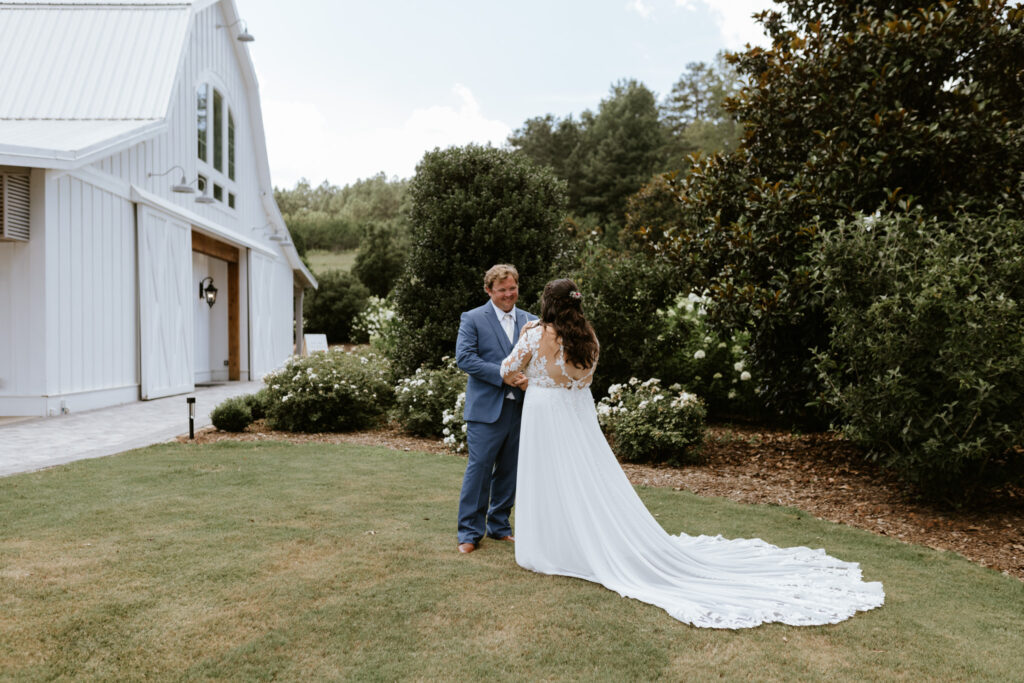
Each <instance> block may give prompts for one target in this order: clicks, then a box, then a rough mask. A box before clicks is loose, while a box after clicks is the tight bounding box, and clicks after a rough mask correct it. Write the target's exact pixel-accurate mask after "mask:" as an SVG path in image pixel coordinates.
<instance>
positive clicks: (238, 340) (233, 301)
mask: <svg viewBox="0 0 1024 683" xmlns="http://www.w3.org/2000/svg"><path fill="white" fill-rule="evenodd" d="M192 251H194V252H196V253H198V254H204V255H206V256H212V257H213V258H216V259H220V260H221V261H227V262H228V380H230V381H238V380H240V379H241V378H242V352H241V344H242V332H241V327H240V324H239V323H240V319H241V317H240V316H239V301H240V296H241V293H240V292H241V290H240V288H239V285H238V260H239V257H240V255H239V250H238V247H234V246H232V245H230V244H228V243H227V242H221V241H220V240H218V239H214V238H213V237H210V236H209V235H204V234H203V233H201V232H198V231H197V230H195V229H194V228H193V230H192Z"/></svg>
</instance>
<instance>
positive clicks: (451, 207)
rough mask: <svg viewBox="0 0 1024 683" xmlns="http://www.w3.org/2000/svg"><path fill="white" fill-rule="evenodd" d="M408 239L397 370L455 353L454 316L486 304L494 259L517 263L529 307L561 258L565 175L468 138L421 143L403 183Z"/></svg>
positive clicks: (398, 295) (398, 297)
mask: <svg viewBox="0 0 1024 683" xmlns="http://www.w3.org/2000/svg"><path fill="white" fill-rule="evenodd" d="M409 191H410V193H411V201H412V204H411V210H410V219H411V227H410V231H411V248H410V251H409V257H408V259H407V260H406V265H405V270H404V272H403V274H402V276H401V278H400V279H399V281H398V285H397V286H396V287H395V307H396V311H397V313H398V319H399V332H398V334H399V336H400V338H401V339H402V343H401V344H400V345H397V346H396V348H395V349H394V356H393V357H392V360H393V361H394V363H395V366H396V370H397V371H398V372H399V373H400V374H401V375H403V376H408V375H411V374H412V373H413V372H415V370H416V368H418V367H420V366H421V365H426V366H427V367H437V366H438V365H439V363H440V359H441V358H443V357H444V356H450V355H454V351H455V338H456V336H457V333H458V329H459V316H460V314H461V313H462V312H463V311H466V310H469V309H471V308H476V307H477V306H479V305H481V304H483V303H485V302H486V301H487V295H486V294H485V293H484V285H483V276H484V273H485V272H486V271H487V269H488V268H490V267H491V266H493V265H494V264H497V263H511V264H513V265H514V266H516V268H517V269H518V271H519V276H520V280H519V290H520V304H521V307H522V308H526V309H529V308H530V307H531V306H533V305H534V304H535V303H536V302H537V300H538V299H539V295H540V292H541V290H542V289H543V288H544V285H545V284H546V282H547V280H548V279H549V278H550V276H551V275H552V273H554V272H557V271H558V269H559V268H560V266H559V265H558V263H557V260H558V259H559V258H560V257H561V256H562V254H563V251H564V245H565V242H566V237H567V235H568V233H567V231H566V230H565V229H564V228H563V226H562V218H563V213H564V209H565V184H564V183H563V182H561V181H559V180H557V179H556V178H555V177H554V175H552V173H551V170H550V169H548V168H543V167H540V166H538V165H536V164H534V163H533V162H531V161H530V160H529V159H527V158H525V157H523V156H522V155H518V154H514V153H512V152H510V151H506V150H500V149H493V148H490V147H479V146H476V145H469V146H467V147H451V148H448V149H444V150H438V149H435V150H434V151H432V152H428V153H427V154H426V155H425V156H424V157H423V160H422V161H421V162H420V164H419V166H417V168H416V176H415V177H414V178H413V180H412V183H411V184H410V190H409Z"/></svg>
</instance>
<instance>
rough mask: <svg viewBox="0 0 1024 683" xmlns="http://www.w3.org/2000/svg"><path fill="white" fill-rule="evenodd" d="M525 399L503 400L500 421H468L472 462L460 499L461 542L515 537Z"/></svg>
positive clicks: (467, 434) (467, 470)
mask: <svg viewBox="0 0 1024 683" xmlns="http://www.w3.org/2000/svg"><path fill="white" fill-rule="evenodd" d="M522 413H523V402H522V399H521V398H520V400H516V401H513V400H511V399H505V400H503V401H502V406H501V415H500V416H499V417H498V420H497V422H492V423H487V422H476V421H473V420H469V421H467V422H466V439H467V441H468V446H469V460H468V462H467V463H466V473H465V475H464V476H463V478H462V494H461V495H460V496H459V543H479V542H480V539H481V538H483V537H484V534H485V533H486V535H488V536H490V537H492V538H502V537H504V536H510V535H512V524H511V522H510V521H509V516H510V515H511V514H512V505H513V503H514V502H515V499H516V466H517V464H518V463H519V423H520V421H521V418H522Z"/></svg>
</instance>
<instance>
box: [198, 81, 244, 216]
mask: <svg viewBox="0 0 1024 683" xmlns="http://www.w3.org/2000/svg"><path fill="white" fill-rule="evenodd" d="M235 136H236V127H235V113H234V111H233V110H232V109H231V106H230V105H229V104H228V102H227V98H226V97H225V96H224V93H223V92H221V90H220V89H218V88H216V87H215V86H213V85H211V84H209V83H200V84H199V86H198V87H197V88H196V155H197V157H198V159H199V170H200V175H201V176H202V177H203V183H202V185H203V189H205V188H206V187H209V188H210V189H209V194H210V195H211V196H212V197H213V198H214V199H216V200H217V201H218V202H221V203H223V204H226V205H227V206H228V208H231V209H234V208H235V199H236V194H235V190H236V188H235Z"/></svg>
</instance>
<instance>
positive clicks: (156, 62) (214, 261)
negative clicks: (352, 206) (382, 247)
mask: <svg viewBox="0 0 1024 683" xmlns="http://www.w3.org/2000/svg"><path fill="white" fill-rule="evenodd" d="M239 36H241V37H242V38H243V39H246V38H249V36H248V34H247V32H246V30H245V24H244V22H241V21H240V17H239V14H238V10H237V8H236V6H235V3H234V2H233V1H232V0H196V1H195V2H187V1H181V0H103V1H102V2H97V1H95V0H73V1H70V0H48V1H47V2H28V1H25V0H13V1H12V0H0V415H8V416H14V415H54V414H58V413H61V412H70V411H81V410H87V409H91V408H97V407H102V406H108V405H114V404H119V403H126V402H131V401H137V400H140V399H141V400H145V399H151V398H157V397H161V396H169V395H174V394H179V393H185V392H189V391H192V390H193V389H194V386H195V384H196V383H202V382H208V381H221V380H225V381H227V380H246V379H250V378H251V379H258V378H259V377H261V376H262V375H263V374H265V373H266V372H268V371H270V370H272V369H274V368H275V367H277V366H279V365H280V364H281V363H282V362H283V361H284V360H285V359H287V358H288V357H289V356H290V355H291V354H292V353H293V334H295V328H296V327H297V328H298V332H299V334H301V326H302V320H301V310H302V308H301V304H302V291H303V289H304V288H308V287H315V286H316V280H315V279H314V278H313V276H312V275H311V274H310V273H309V271H308V270H307V269H306V268H305V267H304V266H303V265H302V263H301V261H300V260H299V257H298V254H297V253H296V251H295V248H294V246H293V245H292V244H291V240H290V238H289V235H288V232H287V228H286V227H285V225H284V221H283V220H282V218H281V214H280V211H279V210H278V208H277V205H276V204H275V202H274V197H273V186H272V185H271V180H270V171H269V166H268V163H267V152H266V144H265V140H264V132H263V121H262V114H261V111H260V99H259V89H258V86H257V83H256V77H255V72H254V70H253V65H252V61H251V59H250V57H249V53H248V47H247V43H246V42H244V40H239ZM182 186H185V187H182ZM210 285H213V289H216V290H217V292H216V299H215V302H214V303H213V305H212V306H211V305H209V304H208V302H207V300H206V295H207V293H208V292H209V290H210V289H211V287H210ZM210 293H212V292H210Z"/></svg>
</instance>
